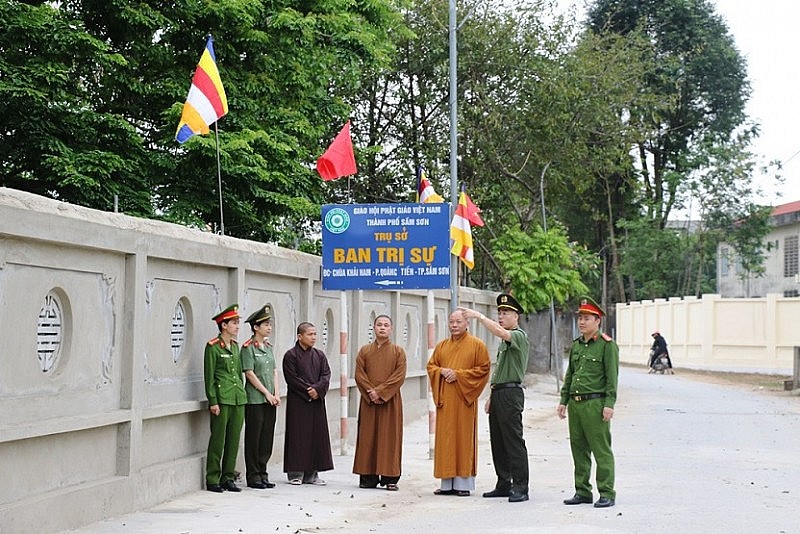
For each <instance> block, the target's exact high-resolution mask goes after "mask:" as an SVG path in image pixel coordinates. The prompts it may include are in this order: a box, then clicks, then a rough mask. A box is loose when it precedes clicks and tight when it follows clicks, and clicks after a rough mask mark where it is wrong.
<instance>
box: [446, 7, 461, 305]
mask: <svg viewBox="0 0 800 534" xmlns="http://www.w3.org/2000/svg"><path fill="white" fill-rule="evenodd" d="M449 7H450V22H449V25H448V32H449V35H450V220H451V221H452V220H453V216H454V215H455V212H456V205H457V204H458V114H457V110H458V108H457V103H456V99H457V98H456V97H457V94H456V89H457V83H456V82H457V80H456V72H457V70H456V66H457V65H456V62H457V59H458V56H457V48H456V30H457V28H456V0H450V6H449ZM458 265H459V264H458V257H456V256H454V255H453V254H450V311H455V310H456V308H458Z"/></svg>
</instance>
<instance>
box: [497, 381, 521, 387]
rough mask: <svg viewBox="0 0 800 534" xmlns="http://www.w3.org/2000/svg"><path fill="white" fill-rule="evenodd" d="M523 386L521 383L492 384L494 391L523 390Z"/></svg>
mask: <svg viewBox="0 0 800 534" xmlns="http://www.w3.org/2000/svg"><path fill="white" fill-rule="evenodd" d="M521 387H522V384H520V383H519V382H503V383H502V384H492V389H504V388H521Z"/></svg>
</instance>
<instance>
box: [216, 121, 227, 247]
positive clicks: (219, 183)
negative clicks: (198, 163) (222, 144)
mask: <svg viewBox="0 0 800 534" xmlns="http://www.w3.org/2000/svg"><path fill="white" fill-rule="evenodd" d="M214 141H215V144H216V145H217V189H219V233H220V235H225V220H224V219H223V217H222V167H220V164H219V128H218V127H217V121H214Z"/></svg>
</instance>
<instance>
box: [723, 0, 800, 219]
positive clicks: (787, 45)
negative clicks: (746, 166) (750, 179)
mask: <svg viewBox="0 0 800 534" xmlns="http://www.w3.org/2000/svg"><path fill="white" fill-rule="evenodd" d="M713 3H714V4H715V5H716V9H717V13H718V14H719V15H720V16H722V17H723V18H724V19H725V21H726V22H727V24H728V28H729V29H730V33H731V35H733V38H734V41H735V42H736V47H737V48H738V49H739V52H740V53H741V54H742V55H743V56H744V57H745V59H746V61H747V71H748V77H749V79H750V84H751V88H752V94H751V96H750V102H749V103H748V106H747V112H748V115H750V117H751V118H752V119H753V120H754V121H756V122H758V123H759V124H760V125H761V135H760V136H759V138H758V139H757V140H756V142H755V143H754V146H753V148H754V151H755V152H756V153H757V154H759V155H760V156H762V157H763V158H764V160H765V161H769V160H780V161H781V162H783V169H782V170H781V174H782V175H783V177H784V183H783V185H781V186H775V185H772V184H769V183H768V180H766V179H765V178H762V179H761V180H760V184H761V186H762V187H763V188H764V189H765V192H764V193H765V194H764V195H763V196H762V197H761V198H760V200H762V201H763V202H764V203H765V204H771V205H779V204H785V203H787V202H793V201H796V200H800V135H798V133H800V99H799V97H800V62H798V61H797V60H796V59H795V58H794V57H793V56H794V52H795V51H796V50H797V49H798V44H800V33H798V32H797V22H798V19H800V2H797V0H713ZM781 193H782V196H780V194H781Z"/></svg>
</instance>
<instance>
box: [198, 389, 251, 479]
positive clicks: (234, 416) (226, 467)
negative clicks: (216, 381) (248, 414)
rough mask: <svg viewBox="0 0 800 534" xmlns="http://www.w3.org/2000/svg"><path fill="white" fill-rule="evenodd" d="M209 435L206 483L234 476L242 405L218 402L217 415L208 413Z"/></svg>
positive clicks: (242, 419)
mask: <svg viewBox="0 0 800 534" xmlns="http://www.w3.org/2000/svg"><path fill="white" fill-rule="evenodd" d="M210 417H211V436H209V438H208V454H206V485H211V484H220V483H224V482H227V481H228V480H233V479H234V478H236V457H237V456H238V454H239V437H240V436H241V433H242V424H243V423H244V405H239V406H235V405H232V404H220V405H219V415H214V414H210Z"/></svg>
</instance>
